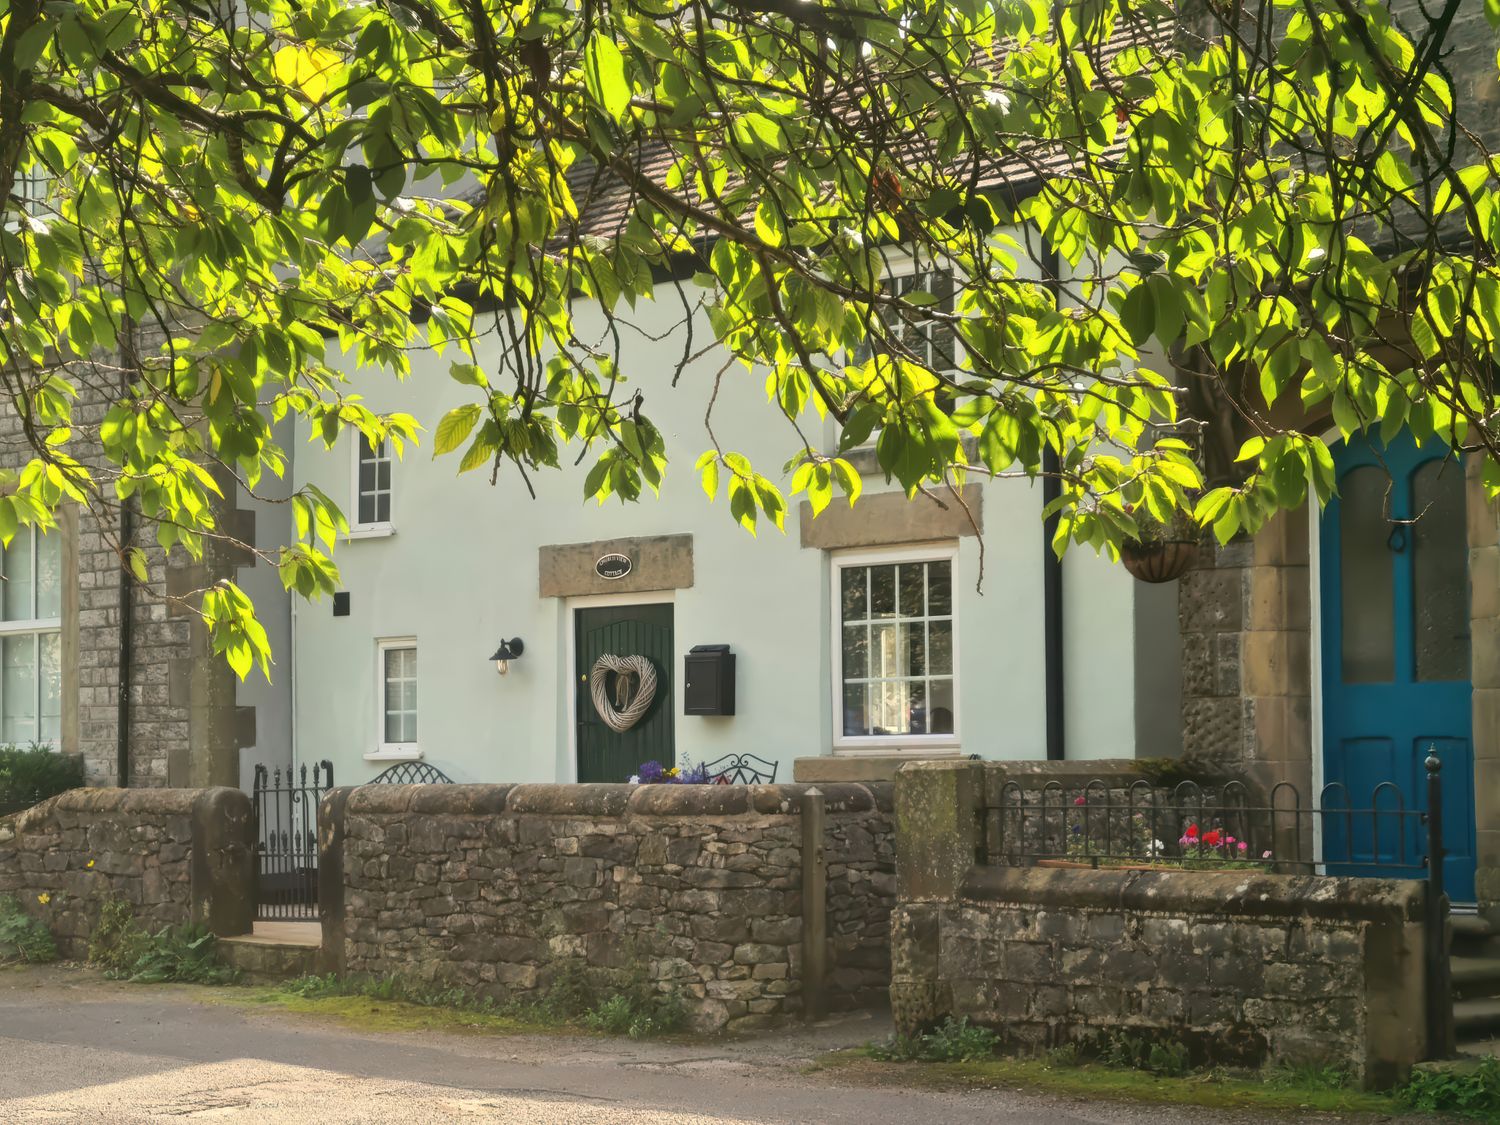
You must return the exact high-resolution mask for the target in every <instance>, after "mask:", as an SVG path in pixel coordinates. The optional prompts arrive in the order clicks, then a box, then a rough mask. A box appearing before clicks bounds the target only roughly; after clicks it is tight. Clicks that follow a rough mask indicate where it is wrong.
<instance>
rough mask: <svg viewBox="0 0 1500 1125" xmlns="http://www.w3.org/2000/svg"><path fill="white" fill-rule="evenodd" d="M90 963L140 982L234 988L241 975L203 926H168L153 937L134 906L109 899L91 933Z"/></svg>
mask: <svg viewBox="0 0 1500 1125" xmlns="http://www.w3.org/2000/svg"><path fill="white" fill-rule="evenodd" d="M89 961H90V962H92V963H93V964H95V965H97V966H99V967H100V968H101V969H103V970H104V975H105V976H107V977H113V978H116V979H120V980H128V981H131V982H133V983H136V984H163V983H166V982H167V981H180V982H184V983H188V984H232V983H233V982H234V981H235V980H236V979H237V977H238V976H239V974H238V973H237V972H235V970H234V969H231V968H230V967H229V966H227V965H225V964H224V963H223V962H221V961H220V960H219V955H218V950H217V949H216V948H215V947H214V935H213V934H211V933H210V932H209V931H208V930H207V928H206V927H203V926H166V927H163V928H162V929H160V930H158V931H157V932H156V933H150V932H149V931H147V930H146V929H145V928H144V927H142V926H141V924H140V923H139V922H137V921H136V920H135V912H134V910H133V908H132V907H131V905H130V903H128V902H125V901H123V900H121V899H106V900H105V901H104V903H103V904H102V905H101V906H100V908H99V921H98V923H97V924H96V925H95V926H94V930H93V932H92V933H91V934H90V935H89Z"/></svg>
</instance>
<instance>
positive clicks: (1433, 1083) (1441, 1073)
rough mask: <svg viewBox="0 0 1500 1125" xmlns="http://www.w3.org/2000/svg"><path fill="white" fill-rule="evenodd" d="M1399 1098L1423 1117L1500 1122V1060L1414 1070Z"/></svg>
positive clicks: (1485, 1060) (1490, 1059)
mask: <svg viewBox="0 0 1500 1125" xmlns="http://www.w3.org/2000/svg"><path fill="white" fill-rule="evenodd" d="M1396 1096H1397V1097H1398V1098H1399V1099H1400V1100H1401V1103H1402V1104H1403V1105H1405V1106H1408V1107H1409V1108H1411V1109H1415V1110H1419V1111H1421V1112H1423V1113H1453V1114H1457V1115H1458V1116H1460V1117H1469V1118H1473V1119H1474V1120H1476V1121H1500V1059H1497V1058H1495V1057H1494V1056H1489V1057H1486V1058H1483V1059H1480V1060H1479V1061H1478V1062H1476V1063H1474V1064H1473V1065H1468V1064H1467V1063H1465V1062H1458V1063H1447V1064H1443V1065H1442V1066H1440V1067H1432V1068H1423V1069H1419V1070H1415V1071H1413V1072H1412V1076H1411V1078H1410V1079H1409V1080H1408V1081H1407V1083H1406V1085H1405V1086H1402V1087H1401V1088H1400V1089H1399V1090H1397V1091H1396Z"/></svg>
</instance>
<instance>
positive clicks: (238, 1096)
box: [0, 968, 1262, 1125]
mask: <svg viewBox="0 0 1500 1125" xmlns="http://www.w3.org/2000/svg"><path fill="white" fill-rule="evenodd" d="M203 995H204V994H203V993H202V992H201V991H198V990H194V989H191V988H185V987H174V986H150V985H127V984H121V983H116V982H110V981H104V980H102V979H101V978H99V977H97V976H96V975H94V974H92V973H87V972H83V971H79V970H69V969H55V968H54V969H45V970H44V969H27V970H16V971H10V972H4V973H0V1033H3V1034H0V1121H4V1122H21V1121H25V1122H30V1121H62V1122H71V1121H108V1122H121V1123H128V1122H148V1121H149V1122H157V1121H179V1120H183V1119H188V1120H193V1119H199V1118H205V1119H210V1120H214V1121H220V1120H223V1121H233V1122H239V1121H245V1122H250V1121H253V1122H256V1123H261V1122H316V1123H318V1125H332V1123H335V1122H339V1123H342V1122H400V1123H402V1125H416V1123H418V1122H428V1121H467V1120H488V1121H515V1122H525V1123H527V1125H553V1123H568V1125H573V1123H577V1125H596V1123H597V1125H637V1123H646V1122H650V1123H652V1125H690V1123H697V1122H719V1123H724V1125H750V1123H754V1125H771V1123H778V1125H779V1123H783V1122H830V1123H849V1125H942V1123H948V1122H953V1123H962V1125H976V1123H980V1122H984V1123H1002V1122H1003V1123H1013V1122H1046V1123H1048V1125H1085V1123H1088V1125H1094V1123H1098V1125H1117V1123H1119V1125H1127V1123H1128V1125H1144V1123H1147V1122H1149V1123H1151V1125H1176V1123H1178V1122H1181V1123H1182V1125H1188V1123H1189V1122H1191V1123H1192V1125H1231V1123H1233V1125H1247V1123H1249V1122H1251V1121H1260V1120H1262V1119H1259V1118H1255V1117H1251V1116H1247V1115H1241V1114H1222V1113H1214V1112H1211V1111H1205V1110H1201V1109H1186V1110H1176V1109H1167V1108H1162V1107H1154V1106H1145V1107H1143V1106H1129V1105H1124V1106H1120V1105H1111V1104H1105V1103H1099V1102H1092V1101H1080V1100H1077V1099H1066V1098H1054V1097H1047V1096H1038V1095H1034V1094H1028V1093H1023V1092H1020V1091H1015V1090H1003V1089H1002V1090H985V1091H971V1092H964V1093H957V1092H942V1091H932V1090H913V1089H904V1088H893V1087H889V1086H879V1087H872V1086H868V1085H853V1084H841V1083H840V1081H839V1079H838V1077H837V1075H834V1074H830V1073H829V1072H818V1073H812V1074H805V1073H803V1072H802V1071H803V1068H804V1067H805V1065H806V1063H807V1061H808V1060H810V1059H812V1058H814V1057H816V1056H817V1055H818V1054H820V1053H821V1052H823V1051H825V1050H829V1049H832V1048H834V1047H838V1046H846V1045H854V1044H858V1043H862V1042H865V1041H867V1040H868V1039H870V1038H872V1037H874V1036H876V1035H878V1034H880V1033H881V1032H882V1031H883V1030H884V1029H883V1028H882V1027H881V1026H880V1025H879V1022H878V1021H877V1020H876V1019H874V1018H873V1017H869V1016H864V1017H855V1018H851V1019H845V1020H841V1021H837V1022H834V1023H832V1024H829V1025H825V1026H823V1027H820V1028H816V1029H813V1030H812V1031H801V1030H796V1031H793V1032H792V1033H790V1034H785V1035H780V1036H766V1037H759V1038H756V1039H751V1040H737V1041H729V1042H725V1041H721V1040H711V1041H705V1042H704V1043H702V1044H699V1045H693V1044H682V1043H672V1044H665V1043H633V1042H630V1041H628V1040H605V1039H593V1038H582V1037H556V1036H547V1037H532V1036H499V1035H478V1034H476V1035H454V1034H437V1033H431V1032H393V1033H378V1034H371V1033H365V1032H361V1031H358V1030H352V1029H349V1028H345V1027H341V1026H338V1025H335V1024H329V1023H325V1022H323V1021H320V1020H317V1019H313V1018H310V1017H308V1016H306V1015H298V1014H292V1013H286V1012H275V1011H266V1010H254V1011H247V1010H245V1009H244V1008H242V1007H239V1006H236V1005H232V1004H223V1003H212V1002H210V1003H205V1002H203V1001H202V997H203Z"/></svg>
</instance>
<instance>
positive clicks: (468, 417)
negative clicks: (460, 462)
mask: <svg viewBox="0 0 1500 1125" xmlns="http://www.w3.org/2000/svg"><path fill="white" fill-rule="evenodd" d="M479 415H480V408H479V404H478V403H477V402H470V403H465V404H464V405H463V406H455V407H454V408H453V409H452V410H450V411H448V413H447V414H444V415H443V418H442V421H440V422H439V423H438V425H437V432H436V433H435V434H433V437H432V455H433V456H434V457H441V456H442V455H443V454H444V453H452V452H453V451H454V450H455V449H457V448H458V447H459V446H460V445H462V444H463V443H464V442H465V441H466V440H467V439H468V437H469V433H470V432H471V431H472V430H473V429H474V425H475V423H476V422H478V421H479Z"/></svg>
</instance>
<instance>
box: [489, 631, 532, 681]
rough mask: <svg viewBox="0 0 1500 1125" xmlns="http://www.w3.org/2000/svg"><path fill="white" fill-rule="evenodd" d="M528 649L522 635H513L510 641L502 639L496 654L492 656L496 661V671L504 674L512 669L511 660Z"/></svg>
mask: <svg viewBox="0 0 1500 1125" xmlns="http://www.w3.org/2000/svg"><path fill="white" fill-rule="evenodd" d="M525 651H526V645H525V643H524V642H523V641H522V640H521V638H520V637H512V638H511V639H510V640H508V641H501V642H500V647H499V648H497V649H496V650H495V655H494V656H492V657H490V659H491V660H493V661H494V662H495V671H497V672H499V673H500V674H501V675H502V676H503V675H505V673H507V672H509V671H510V662H511V661H512V660H515V659H516V658H517V657H519V656H520V655H521V653H523V652H525Z"/></svg>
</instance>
